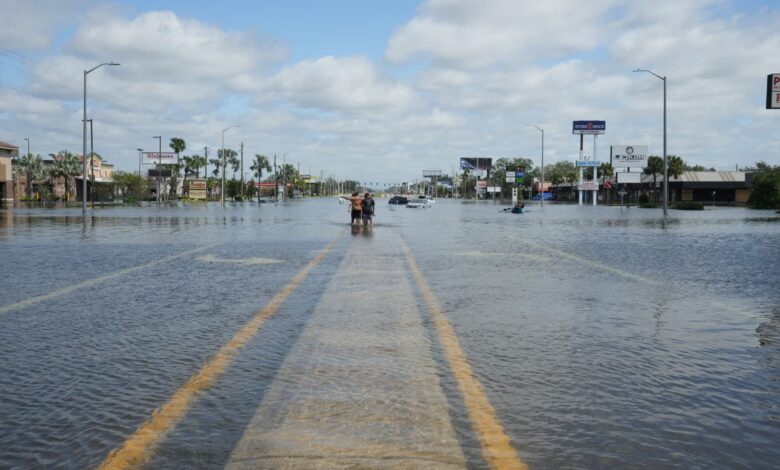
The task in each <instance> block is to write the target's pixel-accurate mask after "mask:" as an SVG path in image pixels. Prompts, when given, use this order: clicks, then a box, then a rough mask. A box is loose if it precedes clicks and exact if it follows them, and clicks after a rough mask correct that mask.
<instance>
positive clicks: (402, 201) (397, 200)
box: [387, 196, 409, 206]
mask: <svg viewBox="0 0 780 470" xmlns="http://www.w3.org/2000/svg"><path fill="white" fill-rule="evenodd" d="M387 203H388V204H398V205H399V206H405V205H406V204H407V203H409V199H408V198H406V197H404V196H393V197H391V198H390V200H389V201H387Z"/></svg>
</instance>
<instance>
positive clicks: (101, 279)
mask: <svg viewBox="0 0 780 470" xmlns="http://www.w3.org/2000/svg"><path fill="white" fill-rule="evenodd" d="M214 246H216V245H208V246H203V247H200V248H195V249H193V250H188V251H184V252H182V253H179V254H176V255H171V256H166V257H165V258H160V259H157V260H154V261H151V262H149V263H146V264H141V265H138V266H133V267H132V268H125V269H120V270H119V271H115V272H113V273H110V274H105V275H103V276H98V277H95V278H92V279H87V280H86V281H83V282H79V283H77V284H73V285H72V286H68V287H63V288H61V289H57V290H55V291H51V292H49V293H48V294H43V295H38V296H35V297H30V298H29V299H25V300H22V301H19V302H16V303H13V304H9V305H3V306H2V307H0V314H3V313H8V312H12V311H14V310H19V309H21V308H24V307H29V306H30V305H35V304H37V303H40V302H44V301H46V300H51V299H54V298H56V297H59V296H61V295H65V294H69V293H71V292H74V291H77V290H79V289H83V288H85V287H92V286H94V285H97V284H99V283H101V282H105V281H108V280H110V279H115V278H117V277H120V276H124V275H125V274H130V273H132V272H135V271H139V270H141V269H146V268H149V267H152V266H156V265H158V264H163V263H167V262H168V261H172V260H175V259H176V258H181V257H183V256H187V255H191V254H193V253H197V252H199V251H203V250H207V249H209V248H212V247H214Z"/></svg>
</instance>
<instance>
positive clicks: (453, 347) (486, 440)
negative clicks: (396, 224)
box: [403, 242, 528, 469]
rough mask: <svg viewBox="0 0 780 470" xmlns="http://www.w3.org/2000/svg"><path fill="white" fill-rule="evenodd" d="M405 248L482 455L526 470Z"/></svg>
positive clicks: (490, 461) (497, 463)
mask: <svg viewBox="0 0 780 470" xmlns="http://www.w3.org/2000/svg"><path fill="white" fill-rule="evenodd" d="M403 248H404V252H405V253H406V261H407V263H408V264H409V268H410V269H411V271H412V275H413V276H414V279H415V281H416V282H417V285H418V287H419V288H420V293H421V294H422V296H423V299H424V300H425V303H426V305H427V306H428V311H429V312H430V315H431V318H432V319H433V324H434V325H435V326H436V332H437V333H438V336H439V343H440V344H441V346H442V350H443V351H444V356H445V357H446V358H447V362H449V365H450V369H451V370H452V374H453V376H454V377H455V380H456V381H457V383H458V389H459V390H460V393H461V395H462V396H463V402H464V404H465V405H466V409H467V411H468V414H469V419H470V421H471V425H472V426H473V428H474V432H475V433H476V435H477V439H478V440H479V444H480V447H481V449H482V457H483V458H484V459H485V461H486V462H487V464H488V465H489V466H490V468H495V469H527V468H528V466H527V465H526V464H525V463H524V462H523V461H522V460H520V457H519V455H518V454H517V450H516V449H515V448H514V447H513V446H512V442H511V440H510V439H509V436H507V434H506V432H504V427H503V426H502V425H501V422H500V420H499V419H498V416H497V415H496V411H495V409H494V408H493V405H491V404H490V400H488V397H487V394H485V390H484V389H483V388H482V384H480V383H479V380H478V379H477V378H476V377H475V376H474V372H473V371H472V369H471V364H469V361H468V358H467V357H466V353H465V352H463V348H461V347H460V342H459V341H458V336H457V335H456V334H455V330H454V329H453V328H452V325H451V324H450V322H449V320H448V319H447V315H446V314H445V313H444V309H442V307H441V304H439V301H438V299H437V298H436V295H435V294H434V293H433V290H431V287H430V286H429V285H428V282H427V281H426V280H425V277H424V276H423V274H422V271H420V268H419V267H418V266H417V261H415V259H414V256H412V252H411V250H410V249H409V246H408V245H407V244H406V242H403Z"/></svg>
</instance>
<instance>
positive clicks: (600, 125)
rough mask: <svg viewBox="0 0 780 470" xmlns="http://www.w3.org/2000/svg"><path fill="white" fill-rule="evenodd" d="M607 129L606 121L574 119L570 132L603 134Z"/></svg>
mask: <svg viewBox="0 0 780 470" xmlns="http://www.w3.org/2000/svg"><path fill="white" fill-rule="evenodd" d="M606 130H607V121H574V122H573V123H572V134H603V133H604V132H606Z"/></svg>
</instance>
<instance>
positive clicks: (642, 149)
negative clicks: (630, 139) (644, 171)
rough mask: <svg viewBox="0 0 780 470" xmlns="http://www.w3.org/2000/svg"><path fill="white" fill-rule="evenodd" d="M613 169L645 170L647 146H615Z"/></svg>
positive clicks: (613, 148) (613, 150) (613, 149)
mask: <svg viewBox="0 0 780 470" xmlns="http://www.w3.org/2000/svg"><path fill="white" fill-rule="evenodd" d="M611 149H612V150H611V152H612V167H613V168H634V167H635V168H644V167H646V166H647V145H613V146H612V147H611Z"/></svg>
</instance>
